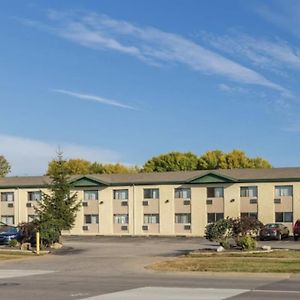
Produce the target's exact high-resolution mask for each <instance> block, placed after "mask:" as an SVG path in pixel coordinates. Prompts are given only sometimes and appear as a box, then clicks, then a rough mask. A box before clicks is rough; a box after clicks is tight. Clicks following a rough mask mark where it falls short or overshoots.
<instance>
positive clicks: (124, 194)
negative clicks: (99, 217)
mask: <svg viewBox="0 0 300 300" xmlns="http://www.w3.org/2000/svg"><path fill="white" fill-rule="evenodd" d="M114 199H115V200H128V190H114Z"/></svg>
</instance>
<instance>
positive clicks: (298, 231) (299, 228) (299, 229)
mask: <svg viewBox="0 0 300 300" xmlns="http://www.w3.org/2000/svg"><path fill="white" fill-rule="evenodd" d="M293 233H294V240H295V241H297V240H298V238H299V236H300V220H297V221H296V223H295V224H294V227H293Z"/></svg>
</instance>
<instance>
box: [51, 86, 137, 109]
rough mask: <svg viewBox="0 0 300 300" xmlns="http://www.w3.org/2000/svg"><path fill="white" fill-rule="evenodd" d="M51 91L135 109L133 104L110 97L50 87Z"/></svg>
mask: <svg viewBox="0 0 300 300" xmlns="http://www.w3.org/2000/svg"><path fill="white" fill-rule="evenodd" d="M52 91H53V92H56V93H60V94H64V95H67V96H70V97H75V98H78V99H82V100H87V101H94V102H98V103H101V104H105V105H111V106H116V107H121V108H126V109H133V110H137V109H136V108H135V107H133V106H130V105H126V104H123V103H121V102H118V101H116V100H111V99H107V98H103V97H99V96H95V95H90V94H82V93H76V92H72V91H68V90H62V89H52Z"/></svg>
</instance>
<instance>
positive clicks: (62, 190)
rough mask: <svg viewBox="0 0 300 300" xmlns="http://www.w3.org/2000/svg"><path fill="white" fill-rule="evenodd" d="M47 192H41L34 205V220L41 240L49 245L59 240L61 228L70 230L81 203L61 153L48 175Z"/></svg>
mask: <svg viewBox="0 0 300 300" xmlns="http://www.w3.org/2000/svg"><path fill="white" fill-rule="evenodd" d="M50 179H51V183H50V184H49V185H48V190H49V193H47V194H46V193H43V194H42V198H41V201H39V202H38V206H37V207H36V216H37V218H36V222H37V225H38V229H39V230H40V233H41V239H42V242H43V243H44V244H46V245H49V244H51V243H54V242H58V241H59V240H60V236H61V232H62V231H63V230H70V229H71V228H72V227H73V225H74V223H75V219H76V214H77V211H78V210H79V207H80V205H81V203H80V202H78V200H77V193H74V192H72V191H71V184H70V181H69V176H68V169H67V168H66V161H65V160H64V159H63V156H62V153H61V152H59V153H58V157H57V161H56V169H55V171H54V172H53V173H52V174H51V176H50Z"/></svg>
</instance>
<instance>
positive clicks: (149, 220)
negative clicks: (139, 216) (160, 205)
mask: <svg viewBox="0 0 300 300" xmlns="http://www.w3.org/2000/svg"><path fill="white" fill-rule="evenodd" d="M158 223H159V214H144V224H158Z"/></svg>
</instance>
